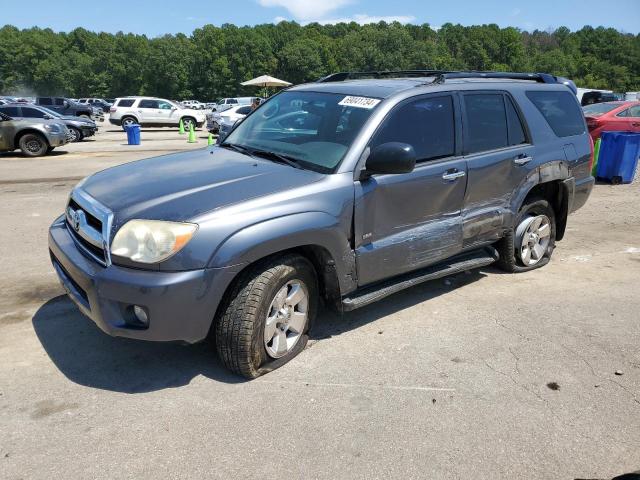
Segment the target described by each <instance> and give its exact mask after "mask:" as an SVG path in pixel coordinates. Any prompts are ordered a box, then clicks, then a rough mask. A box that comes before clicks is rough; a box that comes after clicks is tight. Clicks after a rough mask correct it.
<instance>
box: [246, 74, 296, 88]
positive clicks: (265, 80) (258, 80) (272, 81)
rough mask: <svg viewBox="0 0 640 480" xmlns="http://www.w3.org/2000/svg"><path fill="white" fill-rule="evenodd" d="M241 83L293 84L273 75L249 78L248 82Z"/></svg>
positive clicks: (264, 84)
mask: <svg viewBox="0 0 640 480" xmlns="http://www.w3.org/2000/svg"><path fill="white" fill-rule="evenodd" d="M240 85H242V86H244V87H251V86H253V87H262V88H266V87H288V86H289V85H291V83H289V82H285V81H284V80H280V79H279V78H275V77H272V76H271V75H262V76H260V77H257V78H254V79H252V80H247V81H246V82H242V83H241V84H240Z"/></svg>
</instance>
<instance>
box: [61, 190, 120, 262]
mask: <svg viewBox="0 0 640 480" xmlns="http://www.w3.org/2000/svg"><path fill="white" fill-rule="evenodd" d="M110 218H111V213H110V212H109V211H108V210H107V209H105V208H104V207H102V206H101V205H100V204H98V203H97V202H96V201H95V200H94V199H93V198H91V197H89V196H88V195H87V194H85V193H83V192H82V191H78V190H74V191H73V193H72V194H71V197H70V198H69V203H68V204H67V211H66V226H67V229H68V230H69V233H70V234H71V236H72V238H73V239H74V241H75V243H76V245H77V246H78V248H79V250H80V251H81V252H83V253H84V254H86V255H87V256H88V257H90V258H92V259H93V260H95V261H97V262H98V263H100V264H101V265H102V266H107V265H109V263H110V258H109V252H108V247H107V245H108V241H105V239H106V238H107V237H108V231H109V224H110Z"/></svg>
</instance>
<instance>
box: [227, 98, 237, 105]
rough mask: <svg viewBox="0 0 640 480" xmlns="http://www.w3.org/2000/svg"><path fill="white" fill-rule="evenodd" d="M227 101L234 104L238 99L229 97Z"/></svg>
mask: <svg viewBox="0 0 640 480" xmlns="http://www.w3.org/2000/svg"><path fill="white" fill-rule="evenodd" d="M227 103H233V104H236V103H238V100H236V99H235V98H230V99H229V100H228V101H227Z"/></svg>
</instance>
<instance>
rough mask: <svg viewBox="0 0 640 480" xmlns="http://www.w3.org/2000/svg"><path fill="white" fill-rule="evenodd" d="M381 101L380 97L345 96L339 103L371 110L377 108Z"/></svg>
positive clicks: (344, 105)
mask: <svg viewBox="0 0 640 480" xmlns="http://www.w3.org/2000/svg"><path fill="white" fill-rule="evenodd" d="M380 102H381V100H380V99H378V98H369V97H351V96H349V97H344V98H343V99H342V101H341V102H340V103H338V105H342V106H343V107H356V108H366V109H367V110H371V109H372V108H375V106H376V105H378V104H379V103H380Z"/></svg>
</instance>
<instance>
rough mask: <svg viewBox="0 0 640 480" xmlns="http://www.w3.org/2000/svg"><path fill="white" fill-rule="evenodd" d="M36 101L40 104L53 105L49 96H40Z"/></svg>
mask: <svg viewBox="0 0 640 480" xmlns="http://www.w3.org/2000/svg"><path fill="white" fill-rule="evenodd" d="M38 103H39V104H40V105H53V102H52V101H51V99H50V98H49V97H42V98H40V100H39V101H38Z"/></svg>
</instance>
